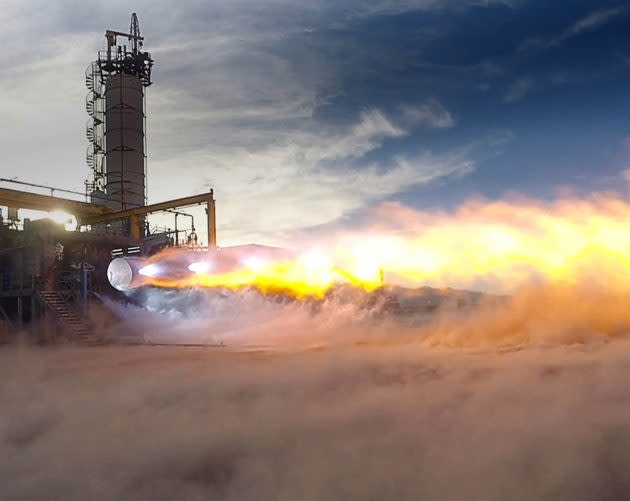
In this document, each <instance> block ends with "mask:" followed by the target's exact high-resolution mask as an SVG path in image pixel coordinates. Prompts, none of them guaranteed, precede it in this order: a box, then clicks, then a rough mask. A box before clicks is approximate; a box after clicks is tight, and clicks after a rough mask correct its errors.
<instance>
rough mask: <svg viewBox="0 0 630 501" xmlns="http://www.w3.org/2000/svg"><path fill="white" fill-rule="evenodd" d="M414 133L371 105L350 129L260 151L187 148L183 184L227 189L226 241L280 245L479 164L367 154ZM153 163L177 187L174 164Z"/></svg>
mask: <svg viewBox="0 0 630 501" xmlns="http://www.w3.org/2000/svg"><path fill="white" fill-rule="evenodd" d="M408 133H409V131H408V129H406V128H404V127H402V126H400V125H397V124H395V123H394V122H393V121H392V120H391V119H390V118H389V117H387V116H386V115H385V114H384V113H383V112H382V111H380V110H377V109H371V110H367V111H364V112H363V113H361V114H360V115H359V116H358V117H357V120H356V122H355V123H353V124H351V125H350V126H347V127H345V128H343V129H339V128H332V129H331V128H327V127H322V126H320V127H317V128H315V127H314V128H311V129H309V130H296V131H294V132H293V133H291V134H287V133H284V134H283V139H282V140H277V141H275V142H274V143H270V144H268V145H265V146H259V147H257V148H256V149H254V150H252V149H251V148H243V147H239V148H236V147H232V148H229V149H220V150H218V151H215V150H212V149H206V150H204V151H203V152H195V153H188V154H185V155H184V156H181V157H179V161H180V162H182V163H184V164H186V165H187V171H188V176H187V178H186V179H181V180H180V182H179V183H178V188H180V189H182V190H184V191H190V190H194V189H195V184H196V186H197V187H198V181H194V180H195V179H196V180H199V179H206V181H207V182H208V183H209V184H211V185H213V186H216V187H220V192H219V193H220V197H221V201H220V206H221V214H222V217H221V227H220V230H221V233H222V239H224V241H227V242H230V241H232V242H237V241H239V240H240V241H242V239H243V238H244V237H245V238H247V239H248V240H258V241H262V242H267V243H280V242H282V241H284V240H286V239H289V238H290V237H291V235H294V234H295V233H296V232H297V231H299V230H301V229H304V228H308V227H314V226H318V225H323V224H330V223H332V222H334V221H336V220H339V219H341V218H343V217H344V216H345V215H346V214H348V213H350V212H352V211H356V210H358V209H361V208H362V207H364V206H366V205H371V204H372V203H374V202H378V201H380V200H383V199H386V198H388V197H391V196H394V195H396V194H398V193H400V192H403V191H408V190H410V189H412V188H414V187H417V186H420V185H425V184H428V183H431V182H434V181H436V180H438V179H443V178H446V177H450V176H461V175H466V174H468V173H470V172H472V171H473V170H474V162H473V161H472V160H471V158H470V155H468V154H467V152H463V151H462V152H458V153H451V154H447V155H446V154H440V155H436V154H431V153H429V152H424V153H423V152H420V153H417V154H399V155H396V156H395V157H393V158H390V157H388V156H385V157H383V158H382V159H381V160H378V161H376V160H370V161H366V160H365V157H366V155H367V154H371V153H375V152H378V151H379V149H380V148H381V147H382V146H383V145H384V144H385V143H386V142H388V141H395V140H397V139H398V138H401V137H403V136H405V135H407V134H408ZM152 165H153V169H154V172H156V178H157V179H159V181H157V185H156V184H155V183H154V185H153V188H154V189H160V190H162V189H167V186H169V185H170V186H171V190H172V189H173V187H172V183H169V181H168V179H169V171H170V166H171V162H170V161H168V162H167V161H160V160H158V161H156V162H154V163H153V164H152ZM189 179H190V180H189ZM162 183H164V186H163V187H162Z"/></svg>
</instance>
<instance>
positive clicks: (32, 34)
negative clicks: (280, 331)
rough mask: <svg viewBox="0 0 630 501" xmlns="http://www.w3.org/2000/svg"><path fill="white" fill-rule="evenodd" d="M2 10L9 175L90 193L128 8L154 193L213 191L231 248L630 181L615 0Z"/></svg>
mask: <svg viewBox="0 0 630 501" xmlns="http://www.w3.org/2000/svg"><path fill="white" fill-rule="evenodd" d="M0 5H1V6H2V8H0V24H1V25H2V26H3V30H2V32H1V33H0V44H2V47H3V51H2V53H0V110H2V112H1V113H2V119H3V120H2V122H3V127H2V134H1V135H0V149H1V151H2V163H0V177H10V178H13V177H17V178H18V179H20V180H22V181H29V182H34V183H42V184H46V185H52V186H57V187H60V188H67V189H71V190H78V191H83V189H84V188H83V181H84V179H85V178H86V177H87V176H88V173H89V171H88V168H87V166H86V164H85V150H86V148H87V144H88V143H87V139H86V138H85V123H86V121H87V119H88V116H87V113H86V111H85V95H86V88H85V82H84V70H85V67H86V66H87V65H88V64H89V63H90V62H91V61H92V60H93V59H94V58H95V57H96V53H97V51H98V50H99V49H102V48H104V46H105V38H104V36H103V35H104V30H105V29H106V28H109V29H116V30H121V31H124V30H126V29H127V28H128V25H129V17H130V14H131V11H135V12H137V13H138V17H139V20H140V26H141V30H142V33H143V35H144V36H145V37H146V41H145V49H146V50H148V51H150V52H151V54H152V56H153V58H154V59H155V67H154V73H153V77H154V78H153V80H154V84H153V85H152V86H151V87H149V88H148V90H147V143H148V200H149V202H158V201H162V200H167V199H173V198H177V197H181V196H186V195H191V194H196V193H202V192H206V191H208V189H209V188H214V190H215V195H216V199H217V218H218V238H219V243H220V244H222V245H230V244H236V243H249V242H258V243H266V244H287V243H290V242H292V241H294V240H295V239H298V238H303V237H304V236H305V235H308V234H316V233H321V232H322V231H324V232H325V231H328V229H331V228H337V229H338V228H342V229H343V228H352V227H353V226H354V225H356V224H357V222H358V221H361V220H362V218H365V217H366V216H367V215H369V214H370V213H371V211H373V210H374V209H375V208H376V207H378V206H379V205H380V204H382V203H385V202H398V203H401V204H403V205H405V206H408V207H411V208H415V209H422V210H446V211H448V210H452V209H454V208H456V207H457V206H459V205H461V204H463V203H465V202H466V201H467V200H470V199H472V198H479V197H485V198H488V199H490V200H495V199H501V198H504V197H507V196H509V195H510V194H511V193H514V192H517V193H520V194H524V195H526V196H529V197H534V198H539V199H543V200H548V199H552V198H554V197H555V196H557V194H558V193H559V192H560V191H562V190H567V189H569V190H572V191H573V192H574V193H577V194H578V195H579V194H586V193H591V192H594V191H605V190H617V189H620V187H622V186H625V182H626V181H625V178H624V174H623V173H624V171H625V170H626V169H628V167H630V119H629V118H628V116H629V114H628V105H629V104H630V103H629V99H628V96H629V95H630V94H629V93H628V91H629V90H630V32H629V31H628V29H627V26H628V22H629V21H630V6H628V5H627V4H625V3H624V2H621V1H618V0H616V1H608V0H600V1H594V0H588V1H587V0H570V1H563V2H548V1H543V0H401V1H396V0H346V1H330V0H308V1H306V0H290V1H289V0H271V1H261V0H229V1H226V0H214V1H201V0H181V1H179V2H177V3H173V2H165V1H164V0H153V1H138V2H121V1H119V0H113V1H110V2H107V3H106V2H92V1H78V0H53V1H51V0H1V1H0ZM3 186H6V185H4V184H3ZM195 214H196V215H198V217H201V214H202V213H201V212H200V210H198V211H196V212H195ZM166 224H167V223H166ZM198 226H203V225H201V224H199V223H198ZM200 233H201V237H202V240H205V234H204V232H203V231H200Z"/></svg>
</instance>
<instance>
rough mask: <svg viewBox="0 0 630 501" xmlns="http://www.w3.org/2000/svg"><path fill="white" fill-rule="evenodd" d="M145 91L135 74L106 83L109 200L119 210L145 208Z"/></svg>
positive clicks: (116, 76) (124, 75)
mask: <svg viewBox="0 0 630 501" xmlns="http://www.w3.org/2000/svg"><path fill="white" fill-rule="evenodd" d="M144 160H145V154H144V88H143V86H142V82H141V81H140V79H139V78H138V77H137V76H135V75H126V74H119V75H112V76H110V77H109V78H108V79H107V81H106V82H105V162H106V185H105V191H106V192H107V198H108V200H109V201H110V203H112V204H113V205H115V206H116V207H115V208H116V210H125V209H133V208H135V207H141V206H143V205H145V169H144Z"/></svg>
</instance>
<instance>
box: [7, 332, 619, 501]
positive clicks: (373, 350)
mask: <svg viewBox="0 0 630 501" xmlns="http://www.w3.org/2000/svg"><path fill="white" fill-rule="evenodd" d="M629 379H630V343H628V342H627V341H624V340H623V339H617V340H615V341H611V342H609V343H596V344H591V345H588V344H575V345H568V346H566V345H562V346H554V347H546V348H524V349H518V350H512V351H497V350H494V351H493V350H487V349H484V350H476V351H470V350H468V351H466V350H463V349H444V348H431V347H427V346H426V345H424V344H422V343H414V342H411V341H405V342H404V343H399V344H385V343H382V342H379V343H361V344H351V343H348V344H346V345H344V346H328V347H326V346H322V347H320V348H316V349H291V350H282V351H279V350H273V351H265V350H249V351H236V350H233V349H231V348H229V347H226V348H201V347H196V348H193V347H186V348H183V347H164V346H159V347H158V346H154V347H148V346H135V347H111V346H110V347H100V348H76V347H52V348H51V347H47V348H34V347H27V346H11V347H6V348H3V349H2V350H0V381H1V382H0V398H1V401H2V406H1V408H0V458H2V459H1V461H2V464H1V465H0V485H2V489H3V493H2V496H1V497H2V498H3V499H44V498H46V499H147V500H148V499H176V498H177V499H228V500H232V499H234V500H243V499H285V500H296V499H304V500H309V499H344V500H347V499H360V500H364V499H374V500H384V499H458V500H459V499H479V500H481V499H483V500H494V499H496V500H509V499H549V500H552V499H553V500H558V499H571V500H582V499H583V500H587V499H588V500H590V499H627V497H628V496H629V495H630V479H629V478H628V476H627V471H628V468H629V467H630V420H629V419H628V417H629V416H630V385H628V384H627V382H628V380H629Z"/></svg>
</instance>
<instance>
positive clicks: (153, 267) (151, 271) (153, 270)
mask: <svg viewBox="0 0 630 501" xmlns="http://www.w3.org/2000/svg"><path fill="white" fill-rule="evenodd" d="M160 271H161V268H160V266H158V265H157V264H154V263H151V264H147V265H146V266H143V267H142V268H140V269H139V270H138V274H139V275H142V276H143V277H148V278H153V277H157V276H158V275H159V274H160Z"/></svg>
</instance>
